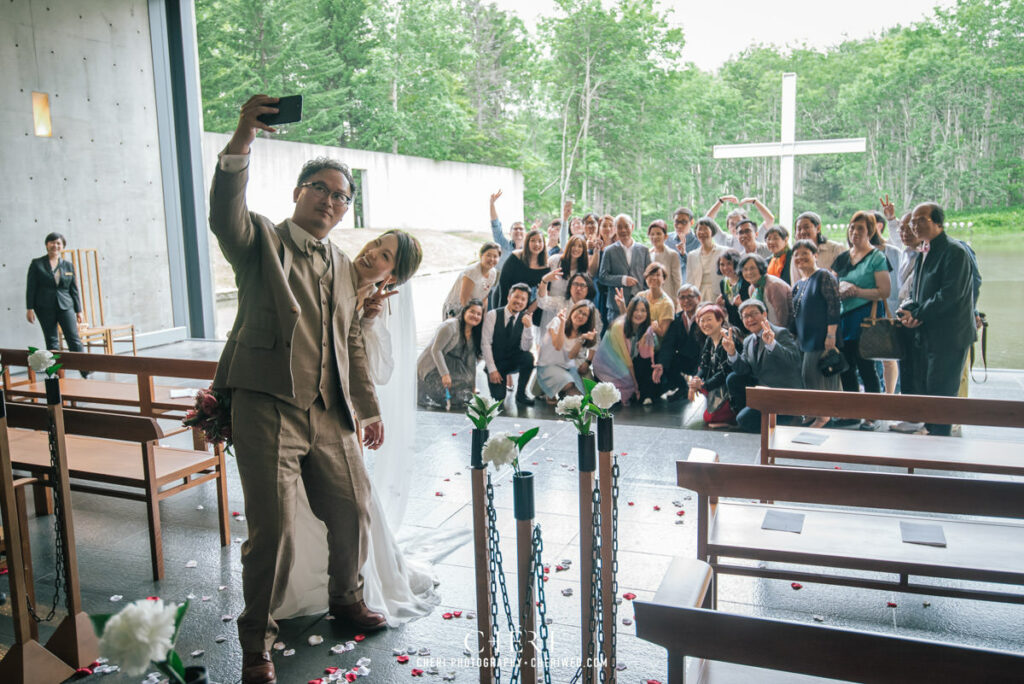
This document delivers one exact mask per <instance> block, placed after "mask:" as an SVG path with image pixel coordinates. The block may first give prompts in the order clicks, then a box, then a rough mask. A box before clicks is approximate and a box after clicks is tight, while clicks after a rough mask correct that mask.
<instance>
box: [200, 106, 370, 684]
mask: <svg viewBox="0 0 1024 684" xmlns="http://www.w3.org/2000/svg"><path fill="white" fill-rule="evenodd" d="M277 102H278V99H277V98H274V97H267V96H266V95H255V96H253V97H252V98H250V99H249V101H248V102H246V103H245V104H244V105H243V106H242V110H241V115H240V116H239V120H238V127H237V128H236V129H235V132H234V135H233V136H232V137H231V139H230V140H229V141H228V144H227V147H225V148H224V151H223V152H222V153H221V154H220V156H219V162H218V164H217V169H216V171H215V173H214V177H213V183H212V185H211V187H210V229H211V230H212V231H213V234H214V235H215V236H216V237H217V240H218V242H219V243H220V247H221V250H222V251H223V252H224V255H225V257H227V260H228V262H229V263H230V264H231V267H232V268H233V269H234V271H235V278H236V281H237V282H238V314H237V316H236V318H235V323H234V326H233V327H232V329H231V332H230V333H229V334H228V340H227V343H226V344H225V345H224V351H223V353H222V354H221V358H220V363H219V364H218V366H217V374H216V377H215V378H214V381H213V387H214V388H215V389H216V390H218V391H220V392H224V393H228V392H230V396H231V412H232V415H231V417H232V421H233V423H234V425H236V426H239V427H241V426H244V427H245V429H244V430H243V429H236V430H235V431H234V433H233V438H234V446H235V449H236V452H237V456H238V458H237V463H238V474H239V478H240V479H241V482H242V491H243V493H244V495H245V514H246V518H247V519H248V522H247V524H248V528H249V538H248V540H247V541H246V542H245V544H243V545H242V593H243V597H244V599H245V609H244V610H243V611H242V613H241V614H240V615H239V616H238V621H237V622H238V640H239V642H240V643H241V646H242V682H243V684H271V683H272V682H276V681H277V679H276V675H275V672H274V664H273V662H272V661H271V659H270V653H269V650H270V646H271V644H273V643H274V641H275V640H276V636H277V624H276V623H275V622H274V619H273V618H272V617H271V614H270V611H271V609H272V607H273V606H272V600H273V597H274V596H276V595H277V594H278V590H280V589H281V588H282V587H284V586H286V584H287V582H288V573H289V569H290V568H291V567H292V564H293V563H294V562H297V561H296V560H295V558H296V550H295V548H294V542H293V539H292V532H291V530H292V517H293V514H294V511H295V505H296V496H297V493H298V486H299V483H300V481H301V482H302V485H303V486H304V488H305V490H306V494H307V496H308V498H309V504H310V507H311V508H312V510H313V512H314V513H315V514H316V516H317V517H318V518H320V520H322V521H323V522H324V524H325V525H326V526H327V530H328V533H327V539H328V552H329V559H328V567H329V571H328V574H329V578H330V579H329V584H328V591H329V607H330V612H331V614H332V615H333V616H334V617H335V618H337V619H338V621H339V622H340V623H343V624H345V625H346V626H347V628H349V629H355V630H358V631H368V630H374V629H381V628H383V627H385V626H386V623H385V621H384V617H383V616H382V615H381V614H379V613H374V612H371V611H370V610H369V609H368V608H367V607H366V604H365V603H364V602H363V599H362V577H361V576H360V570H361V568H362V567H363V564H364V562H365V561H366V556H367V535H368V532H369V502H370V483H369V479H368V477H367V474H366V469H365V467H364V465H363V456H362V451H361V449H360V446H359V442H360V439H359V435H358V434H357V431H358V430H359V429H360V428H361V429H362V442H363V444H364V445H365V446H367V447H368V448H370V449H376V448H378V447H379V446H380V445H381V444H382V443H383V441H384V425H383V423H382V422H381V419H380V409H379V408H378V405H377V396H376V391H375V389H374V385H373V382H372V380H371V379H370V374H369V371H368V364H367V358H366V351H365V349H364V346H363V336H362V326H360V325H359V322H358V318H357V316H356V311H355V305H356V283H357V282H359V272H358V270H357V267H356V266H355V265H354V264H353V263H352V262H351V261H350V260H349V259H348V258H347V257H346V256H345V255H344V254H342V252H341V250H339V249H338V248H337V247H335V246H334V245H332V244H331V243H330V241H329V240H328V239H327V236H328V234H329V233H330V232H331V230H332V229H333V228H334V227H335V226H336V225H337V224H338V222H339V221H341V219H342V217H343V216H344V215H345V212H346V211H347V210H348V206H349V204H351V202H352V198H353V195H354V194H355V191H356V186H355V183H354V182H353V180H352V174H351V173H350V172H349V170H348V167H347V166H345V165H344V164H341V163H339V162H337V161H334V160H331V159H326V158H320V159H314V160H312V161H309V162H307V163H306V165H305V166H303V167H302V171H301V172H300V173H299V177H298V180H297V181H296V183H295V188H294V189H293V190H292V200H293V201H294V202H295V210H294V212H293V213H292V216H291V218H289V219H285V220H284V221H282V222H281V223H278V224H276V225H275V224H274V223H273V222H272V221H270V220H269V219H267V218H266V217H264V216H260V215H259V214H257V213H255V212H250V211H249V209H248V207H247V206H246V201H245V188H246V184H247V182H248V172H249V151H250V146H251V145H252V143H253V141H254V140H255V138H256V131H257V130H263V131H268V132H270V133H273V132H274V129H273V128H271V127H270V126H268V125H266V124H264V123H263V122H262V121H260V120H259V118H258V117H259V116H260V115H261V114H270V113H275V112H277V108H276V107H275V104H276V103H277Z"/></svg>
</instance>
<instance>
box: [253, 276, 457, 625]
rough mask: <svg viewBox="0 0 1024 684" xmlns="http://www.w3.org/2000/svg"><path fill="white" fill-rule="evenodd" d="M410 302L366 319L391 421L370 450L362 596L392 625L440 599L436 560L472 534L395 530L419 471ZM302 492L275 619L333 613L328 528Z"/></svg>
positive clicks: (400, 300) (406, 292)
mask: <svg viewBox="0 0 1024 684" xmlns="http://www.w3.org/2000/svg"><path fill="white" fill-rule="evenodd" d="M411 300H412V291H411V289H410V287H409V285H408V284H405V285H402V286H401V287H400V288H399V290H398V294H397V295H396V296H392V297H390V298H389V299H388V302H387V303H386V304H385V306H384V311H383V312H382V313H381V314H380V315H378V316H377V317H375V318H364V319H361V325H362V326H363V338H364V342H365V344H366V353H367V360H368V361H369V367H370V374H371V376H372V378H373V381H374V383H375V384H376V385H377V398H378V403H379V404H380V410H381V418H382V419H383V421H384V426H385V438H384V444H383V445H382V446H381V448H380V449H378V450H377V451H375V452H364V455H365V456H366V457H367V470H368V471H369V474H370V482H371V498H370V508H369V510H370V534H369V540H368V548H369V554H368V557H367V559H366V564H365V565H364V566H363V571H362V575H363V600H364V601H365V602H366V605H367V606H368V607H369V608H370V609H371V610H373V611H376V612H379V613H382V614H383V615H384V617H385V618H386V619H387V623H388V625H389V626H391V627H395V626H397V625H401V624H404V623H405V622H408V621H409V620H411V619H414V618H417V617H422V616H424V615H427V614H429V613H430V612H431V610H433V608H434V606H436V605H437V604H438V603H439V602H440V597H439V596H438V595H437V593H436V592H435V591H434V579H433V574H432V572H431V565H432V564H433V563H434V562H436V561H437V560H440V558H441V557H443V556H444V555H446V554H447V553H450V552H451V550H452V549H453V548H454V547H455V546H458V545H459V544H461V543H463V542H464V541H466V539H467V538H468V536H469V531H468V530H455V531H453V532H451V533H440V534H437V533H430V534H428V535H420V539H419V540H418V541H417V540H411V541H407V540H403V541H402V543H401V545H400V544H399V541H398V539H397V538H396V536H395V534H394V532H393V531H392V530H396V529H398V528H399V527H400V525H401V522H402V518H403V517H404V515H405V508H406V504H407V503H408V499H409V489H410V485H411V478H412V471H413V468H412V467H411V465H412V464H411V463H410V459H411V455H412V454H413V447H414V438H415V431H416V322H415V316H414V314H413V303H412V301H411ZM389 305H390V306H389ZM389 308H390V314H389V313H388V309H389ZM298 492H299V496H298V498H297V501H296V511H295V520H294V535H295V555H294V562H293V565H292V568H291V573H290V575H289V580H288V583H287V588H286V589H285V591H284V595H283V596H280V597H276V604H277V605H276V607H275V608H274V609H273V614H274V617H275V618H290V617H298V616H301V615H312V614H317V613H323V612H326V611H327V600H328V595H327V528H326V527H325V526H324V524H323V523H322V522H320V520H318V519H317V518H316V517H315V516H314V515H313V512H312V511H311V510H310V508H309V502H308V501H307V499H306V494H305V491H304V489H303V488H302V487H299V488H298ZM425 539H426V541H424V540H425Z"/></svg>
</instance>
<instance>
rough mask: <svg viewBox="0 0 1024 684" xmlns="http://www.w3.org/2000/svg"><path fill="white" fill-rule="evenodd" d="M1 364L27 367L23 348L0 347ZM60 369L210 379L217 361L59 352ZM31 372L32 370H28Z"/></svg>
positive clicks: (26, 354) (26, 352)
mask: <svg viewBox="0 0 1024 684" xmlns="http://www.w3.org/2000/svg"><path fill="white" fill-rule="evenodd" d="M0 359H2V360H3V363H4V365H5V366H6V365H12V366H21V367H26V368H27V367H28V351H27V350H25V349H0ZM60 363H61V364H63V366H64V367H63V369H62V370H75V371H79V370H84V371H91V372H99V373H123V374H126V375H148V376H150V377H166V378H193V379H197V380H212V379H213V376H214V375H215V374H216V373H217V362H216V361H197V360H195V359H167V358H161V357H156V356H121V355H119V354H87V353H85V352H61V353H60ZM30 373H31V371H30Z"/></svg>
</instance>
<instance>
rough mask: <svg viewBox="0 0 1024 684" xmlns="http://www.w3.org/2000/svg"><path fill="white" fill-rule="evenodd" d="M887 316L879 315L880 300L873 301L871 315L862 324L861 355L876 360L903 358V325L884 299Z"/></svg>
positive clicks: (883, 303) (883, 304)
mask: <svg viewBox="0 0 1024 684" xmlns="http://www.w3.org/2000/svg"><path fill="white" fill-rule="evenodd" d="M882 306H883V307H884V310H885V316H884V317H882V318H878V317H877V313H878V301H877V300H875V301H874V302H872V303H871V315H870V316H868V317H867V318H865V319H864V320H863V321H862V322H861V324H860V356H861V358H863V359H872V360H876V361H890V360H899V359H902V358H903V339H902V338H901V336H900V328H901V327H902V325H901V324H900V322H899V321H898V320H896V319H895V318H893V317H892V316H891V315H890V313H889V303H888V302H886V301H884V300H883V301H882Z"/></svg>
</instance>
